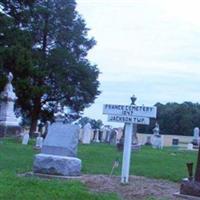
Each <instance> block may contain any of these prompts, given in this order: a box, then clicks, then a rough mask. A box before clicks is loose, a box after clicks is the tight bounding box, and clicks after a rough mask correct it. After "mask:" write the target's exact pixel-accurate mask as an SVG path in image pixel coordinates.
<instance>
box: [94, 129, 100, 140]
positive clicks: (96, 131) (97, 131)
mask: <svg viewBox="0 0 200 200" xmlns="http://www.w3.org/2000/svg"><path fill="white" fill-rule="evenodd" d="M93 141H94V142H96V143H99V142H100V140H99V129H96V130H94V139H93Z"/></svg>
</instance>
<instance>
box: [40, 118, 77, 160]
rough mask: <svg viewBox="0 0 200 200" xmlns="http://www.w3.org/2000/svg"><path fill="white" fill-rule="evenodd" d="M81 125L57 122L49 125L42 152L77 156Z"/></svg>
mask: <svg viewBox="0 0 200 200" xmlns="http://www.w3.org/2000/svg"><path fill="white" fill-rule="evenodd" d="M79 131H80V129H79V126H77V125H71V124H63V123H62V122H56V123H53V124H52V125H50V126H49V128H48V134H47V136H46V138H45V140H44V144H43V147H42V150H41V152H42V153H44V154H51V155H60V156H70V157H76V155H77V146H78V139H79Z"/></svg>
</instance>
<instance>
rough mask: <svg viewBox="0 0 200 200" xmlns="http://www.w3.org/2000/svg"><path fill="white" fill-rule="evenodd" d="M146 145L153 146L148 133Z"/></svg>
mask: <svg viewBox="0 0 200 200" xmlns="http://www.w3.org/2000/svg"><path fill="white" fill-rule="evenodd" d="M145 145H147V146H151V145H152V143H151V136H149V135H148V136H147V137H146V142H145Z"/></svg>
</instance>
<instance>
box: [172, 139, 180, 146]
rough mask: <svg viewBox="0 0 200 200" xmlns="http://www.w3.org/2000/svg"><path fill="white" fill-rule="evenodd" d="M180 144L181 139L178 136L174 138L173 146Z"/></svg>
mask: <svg viewBox="0 0 200 200" xmlns="http://www.w3.org/2000/svg"><path fill="white" fill-rule="evenodd" d="M178 145H179V139H178V138H172V146H174V147H177V146H178Z"/></svg>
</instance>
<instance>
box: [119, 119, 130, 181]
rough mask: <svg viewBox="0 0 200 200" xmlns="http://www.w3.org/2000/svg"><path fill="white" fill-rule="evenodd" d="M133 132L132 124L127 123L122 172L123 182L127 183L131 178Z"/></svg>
mask: <svg viewBox="0 0 200 200" xmlns="http://www.w3.org/2000/svg"><path fill="white" fill-rule="evenodd" d="M132 132H133V126H132V124H130V123H127V124H126V125H125V138H124V151H123V161H122V174H121V183H123V184H127V183H128V178H129V168H130V158H131V144H132Z"/></svg>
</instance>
